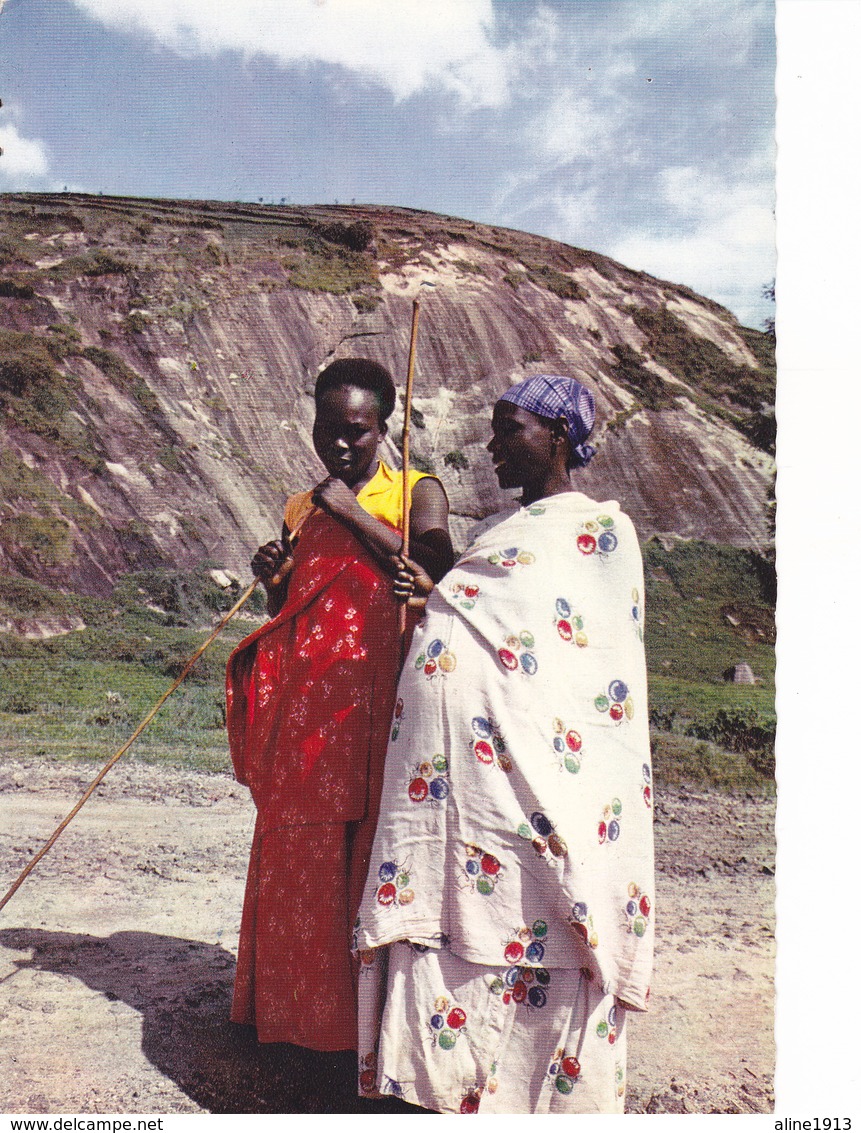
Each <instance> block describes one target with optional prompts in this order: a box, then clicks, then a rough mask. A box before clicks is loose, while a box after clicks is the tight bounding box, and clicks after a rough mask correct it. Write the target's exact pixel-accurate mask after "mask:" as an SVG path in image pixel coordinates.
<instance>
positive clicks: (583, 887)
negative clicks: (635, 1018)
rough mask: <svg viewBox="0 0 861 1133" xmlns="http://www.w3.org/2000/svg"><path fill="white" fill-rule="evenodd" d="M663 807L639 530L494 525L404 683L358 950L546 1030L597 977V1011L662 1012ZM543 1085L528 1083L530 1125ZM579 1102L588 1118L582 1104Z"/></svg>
mask: <svg viewBox="0 0 861 1133" xmlns="http://www.w3.org/2000/svg"><path fill="white" fill-rule="evenodd" d="M651 802H652V794H651V768H650V760H649V741H648V713H647V707H646V669H645V657H644V650H643V577H642V565H641V559H640V553H639V547H638V544H637V540H636V535H635V532H634V529H633V526H632V524H631V522H630V520H629V519H628V518H627V517H626V516H625V515H623V514H622V513H621V511H620V510H619V508H618V505H617V504H615V503H613V502H610V503H601V504H598V503H595V502H594V501H592V500H589V499H588V498H587V497H585V496H584V495H582V494H581V493H579V492H571V493H564V494H560V495H557V496H552V497H549V498H547V499H545V500H541V501H539V502H538V503H536V504H534V505H532V506H531V507H519V508H512V509H510V510H508V511H506V512H503V513H502V514H501V515H499V516H495V517H492V518H491V519H490V520H487V521H485V522H484V523H483V524H481V525H480V526H479V528H478V529H477V531H476V533H475V534H474V537H473V541H472V543H471V544H470V546H469V548H468V550H467V551H466V552H465V554H464V555H463V556H462V558H461V559H460V560H459V562H458V563H457V564H456V565H455V567H454V569H453V570H452V571H451V572H450V573H449V574H448V575H447V576H446V578H445V579H443V581H442V583H440V585H439V587H438V588H437V590H435V591H434V593H433V594H432V595H431V598H430V600H429V603H428V609H427V616H426V618H425V621H424V623H423V625H422V626H420V627H419V629H418V630H417V632H416V634H415V636H414V638H413V642H412V647H411V650H410V653H409V655H408V658H407V661H406V664H405V667H404V671H403V673H402V676H401V681H400V685H399V688H398V699H397V703H396V708H395V719H394V722H393V725H392V729H391V733H390V741H389V749H388V754H387V757H386V771H385V782H384V787H383V796H382V804H381V815H380V820H379V823H378V827H377V833H376V837H375V842H374V849H373V852H372V857H371V865H370V871H369V876H368V881H367V883H366V886H365V893H364V897H363V900H362V905H361V909H360V914H359V919H358V923H357V926H356V939H355V945H356V948H357V949H358V950H360V951H364V952H367V951H369V950H373V949H378V948H381V947H383V946H385V945H390V944H393V943H394V942H397V941H409V942H412V944H414V945H418V946H419V947H420V948H424V949H428V950H433V951H434V952H435V953H437V954H438V957H439V963H440V964H445V963H446V961H445V960H444V958H443V957H444V956H445V954H449V955H450V956H452V957H457V958H458V959H459V960H460V961H466V962H469V963H470V964H472V965H477V966H481V967H482V968H483V969H486V971H485V972H484V976H483V977H482V979H484V977H485V976H486V977H487V979H486V980H484V983H485V985H486V990H487V994H488V995H496V994H497V993H498V994H499V1004H500V1005H502V1007H505V1008H506V1009H508V1007H509V1004H510V1003H515V1002H517V1000H518V999H519V1000H521V1001H522V1004H523V1007H524V1013H523V1018H524V1019H527V1020H531V1023H530V1026H532V1025H535V1026H538V1024H539V1021H540V1020H542V1019H544V1018H545V1017H547V1016H546V1012H547V1010H548V1008H550V1013H552V1012H553V1011H555V1010H557V1009H561V1006H560V1004H561V1000H559V998H558V996H559V994H561V993H559V992H558V991H557V989H558V988H559V987H560V986H564V987H566V988H567V989H568V990H567V991H566V992H565V993H564V994H565V995H566V996H568V997H569V998H568V1008H569V1009H570V1008H572V1006H573V1003H572V1001H571V1000H570V996H571V995H574V994H575V985H576V987H577V988H579V987H580V984H579V982H578V981H580V980H581V979H582V980H584V981H586V983H587V984H588V987H589V997H590V1003H592V1005H593V1006H594V1007H595V1009H596V1010H597V1006H596V1004H598V1003H604V1002H605V1001H606V1003H607V1004H609V1006H613V1005H614V999H613V997H618V998H619V999H621V1000H624V1001H625V1003H626V1004H628V1005H630V1006H632V1007H634V1008H635V1009H640V1010H642V1009H645V1006H646V1001H647V996H648V985H649V979H650V973H651V963H652V941H653V924H654V913H653V908H652V906H653V897H654V881H653V851H652V813H651ZM422 955H427V953H422ZM366 967H368V968H369V969H370V968H371V967H372V965H366ZM514 972H518V973H520V974H519V975H518V976H516V977H515V976H514V975H512V973H514ZM523 973H526V978H524V976H523ZM506 977H507V979H508V980H509V981H512V982H511V983H506ZM499 980H501V981H502V987H501V989H500V987H499V984H498V981H499ZM491 988H493V989H494V990H491ZM440 994H442V993H440ZM576 994H577V995H580V996H581V1000H580V1001H583V1000H582V989H581V991H577V992H576ZM554 1003H555V1006H553V1004H554ZM502 1007H500V1010H501V1009H502ZM604 1009H605V1010H609V1007H607V1006H606V1005H605V1008H604ZM363 1010H364V1009H363ZM390 1017H391V1018H392V1019H394V1016H393V1015H391V1013H390ZM401 1023H403V1018H402V1017H401ZM362 1025H363V1024H362V1023H360V1030H361V1028H362ZM384 1026H385V1018H384ZM542 1026H543V1024H542ZM371 1029H372V1028H371ZM550 1029H551V1030H552V1031H555V1029H556V1026H555V1024H554V1025H553V1026H552V1027H551V1028H550ZM511 1033H512V1034H515V1031H512V1032H511ZM517 1033H519V1031H518V1032H517ZM542 1041H543V1040H542ZM547 1041H548V1042H549V1041H550V1039H549V1038H547ZM566 1041H567V1040H566ZM578 1041H579V1040H578ZM366 1042H370V1040H366ZM398 1043H402V1044H406V1045H409V1046H411V1047H412V1048H414V1049H415V1050H418V1051H421V1052H423V1055H422V1057H424V1056H425V1055H427V1052H428V1050H430V1049H434V1048H433V1046H432V1044H431V1045H430V1046H428V1043H427V1042H426V1040H425V1037H424V1036H423V1035H422V1036H418V1035H415V1034H412V1033H410V1034H400V1035H399V1036H395V1038H394V1040H393V1041H392V1042H390V1041H389V1039H387V1038H386V1036H385V1035H383V1037H382V1039H381V1044H382V1045H381V1048H380V1049H381V1050H386V1049H394V1046H396V1045H397V1044H398ZM560 1043H562V1046H563V1047H565V1042H563V1041H562V1037H561V1031H560V1032H559V1035H558V1036H557V1041H556V1042H555V1046H554V1050H555V1048H556V1046H559V1044H560ZM371 1046H373V1044H372V1043H371ZM527 1046H528V1044H527ZM475 1049H481V1050H483V1051H485V1050H486V1049H489V1045H488V1043H487V1042H485V1041H484V1040H481V1042H480V1043H478V1045H477V1046H476V1047H475ZM566 1049H567V1048H566ZM620 1049H621V1048H620ZM369 1053H371V1052H370V1051H366V1052H365V1056H367V1055H368V1054H369ZM496 1053H497V1054H499V1055H500V1057H501V1052H500V1051H497V1052H496ZM551 1053H552V1051H551ZM361 1055H362V1050H361V1049H360V1056H361ZM524 1057H530V1056H528V1050H526V1048H524ZM542 1057H543V1056H542ZM506 1065H508V1066H509V1067H510V1066H511V1061H510V1058H508V1059H507V1061H506ZM608 1065H609V1063H608ZM378 1073H379V1075H380V1079H379V1082H378V1085H382V1087H383V1088H384V1089H385V1085H384V1082H383V1079H382V1075H384V1074H388V1073H389V1072H388V1070H387V1069H386V1067H385V1066H384V1065H382V1064H381V1065H380V1066H379V1067H378ZM476 1073H477V1075H478V1079H480V1081H479V1083H478V1084H479V1085H481V1081H483V1079H482V1074H484V1075H485V1077H488V1076H489V1075H490V1069H489V1065H482V1067H480V1068H479V1069H478V1070H477V1071H476ZM536 1073H537V1071H536V1068H535V1066H534V1065H532V1063H531V1061H530V1063H529V1067H528V1069H527V1068H525V1067H523V1066H521V1068H520V1071H519V1074H520V1077H521V1079H523V1080H524V1081H526V1082H528V1083H531V1085H529V1086H528V1088H527V1092H526V1094H525V1095H521V1096H520V1102H519V1104H520V1105H521V1106H522V1107H523V1111H524V1112H528V1111H530V1110H531V1109H533V1108H534V1106H535V1105H537V1104H539V1103H538V1095H537V1094H536V1093H535V1089H536V1087H535V1081H536V1079H535V1074H536ZM613 1074H614V1075H615V1068H614V1070H613ZM391 1077H392V1078H393V1080H395V1081H397V1077H396V1076H395V1075H392V1076H391ZM542 1080H543V1079H542ZM501 1082H502V1080H501V1079H500V1089H501V1088H502V1086H501ZM476 1088H477V1087H476ZM443 1092H445V1091H443ZM439 1096H440V1094H439V1091H437V1092H435V1093H434V1097H435V1098H437V1100H438V1098H439ZM500 1096H502V1097H509V1098H511V1097H513V1095H512V1094H511V1093H509V1092H508V1087H506V1092H504V1093H503V1094H501V1095H500ZM565 1097H566V1099H567V1101H566V1105H567V1106H568V1107H569V1108H570V1109H575V1110H576V1109H577V1108H578V1105H579V1102H578V1099H581V1100H582V1099H583V1098H584V1097H585V1094H584V1092H583V1091H582V1090H574V1089H572V1090H571V1091H570V1093H569V1094H567V1095H565ZM481 1098H482V1101H481V1104H480V1112H484V1111H485V1108H486V1106H487V1105H488V1104H490V1103H488V1102H486V1101H485V1100H484V1099H485V1094H484V1093H483V1094H482V1095H481ZM419 1104H425V1103H423V1102H421V1101H420V1102H419ZM459 1104H460V1103H459V1102H458V1105H459ZM494 1104H497V1103H494ZM542 1104H543V1103H542ZM453 1106H454V1103H453V1102H451V1104H450V1105H449V1107H448V1108H452V1107H453ZM431 1108H439V1106H438V1105H432V1106H431ZM454 1109H455V1110H456V1109H457V1106H454ZM519 1111H520V1110H510V1112H519Z"/></svg>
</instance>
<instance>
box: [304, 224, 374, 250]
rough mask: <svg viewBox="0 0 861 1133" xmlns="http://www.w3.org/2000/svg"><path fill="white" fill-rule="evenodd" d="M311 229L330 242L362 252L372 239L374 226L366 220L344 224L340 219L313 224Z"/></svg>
mask: <svg viewBox="0 0 861 1133" xmlns="http://www.w3.org/2000/svg"><path fill="white" fill-rule="evenodd" d="M313 231H314V232H315V233H317V234H318V235H319V236H321V237H322V239H324V240H326V241H327V242H328V243H330V244H341V245H343V246H344V247H345V248H349V249H350V250H351V251H353V252H364V251H365V249H366V248H368V246H369V245H370V244H371V242H372V241H373V239H374V226H373V225H372V224H371V222H370V221H368V220H356V221H354V222H353V223H352V224H344V223H343V222H342V221H340V220H336V221H333V222H332V223H331V224H317V225H314V228H313Z"/></svg>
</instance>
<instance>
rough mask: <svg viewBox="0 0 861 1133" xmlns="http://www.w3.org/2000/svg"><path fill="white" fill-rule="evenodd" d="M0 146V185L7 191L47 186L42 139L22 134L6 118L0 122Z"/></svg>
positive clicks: (44, 151) (45, 155) (45, 154)
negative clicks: (0, 153)
mask: <svg viewBox="0 0 861 1133" xmlns="http://www.w3.org/2000/svg"><path fill="white" fill-rule="evenodd" d="M0 149H2V150H3V154H2V156H0V186H3V187H4V188H5V189H6V190H7V191H11V192H21V191H24V190H27V189H45V188H49V187H50V186H49V184H48V170H49V162H48V154H47V151H46V150H45V146H44V144H43V143H42V142H40V141H39V140H38V139H33V138H25V137H24V136H23V135H22V134H21V133H19V131H18V127H17V126H16V125H15V124H14V123H13V122H9V123H7V124H6V125H5V126H0Z"/></svg>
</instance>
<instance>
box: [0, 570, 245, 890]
mask: <svg viewBox="0 0 861 1133" xmlns="http://www.w3.org/2000/svg"><path fill="white" fill-rule="evenodd" d="M258 581H259V579H256V578H255V579H254V581H253V582H252V583H251V585H250V586H249V587H248V589H247V590H246V591H245V593H244V594H243V595H242V597H241V598H240V599H239V601H238V602H236V603H235V605H233V606H232V607H231V609H230V610H229V611H228V612H227V613H226V614H225V615H224V617H223V618H222V619H221V621H220V622H219V623H218V625H217V626H216V627H215V629H214V630H213V631H212V633H211V634H210V635H209V637H208V638H207V639H206V641H205V642H204V643H203V645H201V646H200V648H199V649H197V650H196V651H195V653H194V655H193V656H192V657H191V658H189V660H188V662H187V663H186V666H185V668H184V669H183V670H182V672H181V673H180V674H179V676H178V677H177V678H176V680H175V681H174V682H173V684H172V685H171V686H170V688H169V689H168V690H167V692H166V693H164V695H163V696H161V697H160V698H159V700H158V701H157V703H156V704H155V706H154V707H153V708H152V709H151V710H150V711H149V712H148V713H147V715H146V716H145V717H144V718H143V720H141V722H140V724H138V726H137V728H135V730H134V732H133V733H132V735H131V736H130V738H129V739H127V740H126V742H125V743H124V744H123V746H122V747H121V748H120V749H119V751H116V752H114V754H113V755H112V756H111V758H110V759H109V760H108V762H107V763H106V764H105V765H104V767H103V768H102V769H101V771H100V772H99V773H98V775H97V776H96V777H95V779H94V780H93V781H92V783H90V785H89V787H87V789H86V791H84V793H83V795H82V796H81V798H80V799H79V801H78V802H77V804H76V805H75V806H74V807H73V808H72V809H71V810H70V811H69V813H68V814H67V815H66V817H65V818H64V819H63V821H62V822H61V823H60V825H59V826H58V827H57V829H56V830H55V831H54V833H53V834H52V835H51V837H50V838H49V839H48V841H47V842H46V843H45V845H44V846H43V847H42V849H41V850H40V851H39V852H38V854H36V856H35V857H34V858H33V859H32V861H31V862H30V863H29V865H27V866H26V867H25V868H24V869H23V870H22V871H21V873H20V874H19V875H18V878H17V880H16V881H15V884H14V885H13V886H12V887H11V889H9V891H8V892H7V893H6V895H5V897H4V898H3V900H2V901H0V909H2V908H3V906H4V905H5V904H6V903H7V901H9V900H10V899H11V898H12V897H13V896H14V894H15V893H16V892H17V891H18V889H19V888H20V886H21V885H22V884H23V883H24V881H25V879H26V878H27V877H28V875H29V874H30V873H31V871H32V870H33V869H34V868H35V866H36V865H38V863H39V862H40V861H41V860H42V858H43V857H44V856H45V854H47V852H48V851H49V850H50V848H51V847H52V846H53V845H54V843H55V842H56V841H57V839H58V838H59V837H60V835H61V834H62V833H63V831H64V830H65V829H66V827H67V826H68V825H69V823H70V822H71V821H72V819H73V818H74V817H75V815H76V814H77V813H78V811H79V810H80V809H81V807H82V806H83V805H84V803H85V802H86V801H87V799H88V798H89V797H90V795H91V794H92V793H93V791H95V789H96V787H98V785H99V783H101V781H102V779H104V777H105V776H106V775H107V773H108V772H109V771H110V769H111V768H112V767H113V765H114V764H115V763H116V762H117V760H118V759H120V758H121V757H122V756H123V755H125V753H126V752H127V751H128V750H129V748H130V747H131V746H132V744H133V743H134V742H135V740H136V739H137V738H138V736H139V735H140V734H141V732H142V731H143V730H144V728H146V727H147V725H148V724H149V723H150V721H151V720H152V719H153V717H154V716H155V714H156V713H157V712H158V710H159V708H161V706H162V705H163V704H164V702H165V701H166V700H167V698H168V697H169V696H170V695H171V693H172V692H174V691H175V690H176V689H177V688H179V686H180V685H181V684H182V682H183V681H184V680H185V678H186V677H187V676H188V674H189V672H190V671H191V667H192V666H193V665H194V663H195V662H196V661H197V660H198V659H199V658H200V657H201V656H202V655H203V654H204V653H205V652H206V650H207V649H208V648H209V647H210V645H211V644H212V643H213V641H215V639H216V637H218V635H219V634H220V633H221V631H222V630H223V629H224V627H225V626H226V625H227V623H228V622H229V621H230V619H231V618H232V617H233V616H234V614H236V613H238V612H239V610H241V609H242V607H243V606H244V605H245V603H246V602H247V601H248V599H249V598H250V597H251V595H252V594H253V593H254V590H255V588H256V586H257V583H258Z"/></svg>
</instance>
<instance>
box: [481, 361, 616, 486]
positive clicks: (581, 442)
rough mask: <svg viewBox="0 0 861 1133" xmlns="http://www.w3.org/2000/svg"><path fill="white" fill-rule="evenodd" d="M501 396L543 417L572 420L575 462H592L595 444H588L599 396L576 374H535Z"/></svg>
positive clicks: (580, 463)
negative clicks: (569, 375) (593, 445)
mask: <svg viewBox="0 0 861 1133" xmlns="http://www.w3.org/2000/svg"><path fill="white" fill-rule="evenodd" d="M499 400H500V401H510V402H511V404H512V405H519V406H520V408H521V409H528V410H529V412H530V413H537V414H538V416H539V417H549V418H551V419H553V420H556V419H557V418H558V417H564V418H565V420H566V421H567V422H568V441H569V443H570V445H571V463H572V464H573V465H574V466H575V467H576V466H579V465H583V464H588V463H589V461H590V460H591V459H592V457H593V456H594V455H595V449H594V448H593V447H592V445H587V444H586V438H587V437H588V436H589V434H590V433H591V432H592V427H593V426H594V424H595V399H594V397H593V396H592V394H591V391H590V390H588V389H587V388H586V387H585V386H583V385H581V384H580V383H579V382H578V381H575V380H574V378H565V377H562V376H561V375H559V374H535V375H534V376H533V377H531V378H524V380H523V381H522V382H518V383H517V385H514V386H512V387H511V389H509V390H507V391H506V392H505V393H504V394H503V395H502V397H500V399H499Z"/></svg>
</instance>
